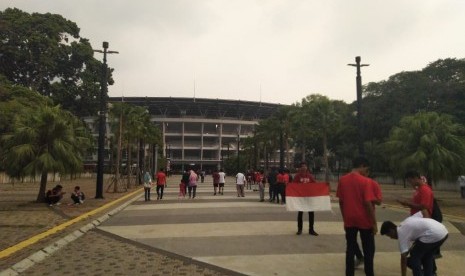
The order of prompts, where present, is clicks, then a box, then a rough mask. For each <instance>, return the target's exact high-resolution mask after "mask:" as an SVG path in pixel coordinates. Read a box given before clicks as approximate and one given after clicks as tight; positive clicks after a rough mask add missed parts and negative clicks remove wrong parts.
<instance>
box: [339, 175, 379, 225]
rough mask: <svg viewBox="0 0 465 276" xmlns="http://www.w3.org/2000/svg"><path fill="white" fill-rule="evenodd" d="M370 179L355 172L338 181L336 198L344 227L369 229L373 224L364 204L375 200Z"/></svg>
mask: <svg viewBox="0 0 465 276" xmlns="http://www.w3.org/2000/svg"><path fill="white" fill-rule="evenodd" d="M372 181H373V180H372V179H370V178H368V177H365V176H363V175H361V174H359V173H357V172H352V173H349V174H346V175H344V176H343V177H341V179H339V184H338V186H337V192H336V196H337V197H338V198H339V202H341V203H342V213H343V218H344V227H357V228H360V229H371V228H372V227H373V222H372V221H371V217H370V216H369V214H368V212H367V211H366V209H365V205H364V203H365V202H372V201H374V200H376V197H375V194H374V191H373V186H372Z"/></svg>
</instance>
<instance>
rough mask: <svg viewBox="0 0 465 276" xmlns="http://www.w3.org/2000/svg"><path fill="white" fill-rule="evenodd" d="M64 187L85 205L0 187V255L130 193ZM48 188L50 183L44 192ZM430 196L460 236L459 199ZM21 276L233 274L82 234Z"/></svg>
mask: <svg viewBox="0 0 465 276" xmlns="http://www.w3.org/2000/svg"><path fill="white" fill-rule="evenodd" d="M178 180H179V179H178V177H173V178H171V181H173V183H174V182H176V183H177V181H178ZM63 184H64V186H65V190H66V191H69V192H70V191H71V190H72V187H74V186H75V185H80V186H81V189H82V190H83V191H84V192H85V193H86V194H87V196H88V200H86V203H85V204H84V205H82V206H69V205H68V204H67V203H69V202H70V199H67V198H66V199H64V200H63V201H64V202H63V204H62V205H60V206H55V207H48V206H46V205H45V204H38V203H34V200H35V197H36V196H37V194H36V193H37V191H38V184H37V183H17V184H15V185H11V184H0V250H4V249H6V248H8V247H9V246H13V245H15V244H17V243H18V242H20V241H22V240H24V239H26V238H28V237H31V236H34V235H36V234H39V233H41V232H44V231H46V230H48V229H51V228H53V227H54V226H57V225H59V224H61V223H63V222H66V221H68V220H70V219H72V218H75V217H77V216H79V215H81V214H84V213H86V212H88V211H90V210H93V209H96V208H98V207H100V206H102V205H104V204H106V203H108V202H111V201H112V200H115V199H117V198H119V197H121V196H123V195H125V194H127V193H128V192H131V191H134V189H132V190H130V191H128V192H125V193H107V192H105V194H104V197H105V199H93V198H91V196H92V195H93V193H94V188H95V182H94V180H92V179H90V180H89V179H80V180H73V181H63V182H62V185H63ZM53 185H54V184H52V183H50V184H49V187H50V186H53ZM382 189H383V195H384V197H385V203H387V204H392V205H394V206H397V204H396V202H395V199H396V198H399V197H407V198H409V197H410V195H411V190H410V189H408V188H403V187H400V186H393V185H383V187H382ZM435 194H436V197H437V198H439V201H440V205H441V208H442V211H443V213H444V214H445V215H451V216H452V217H453V221H454V223H455V225H456V227H457V228H458V229H460V231H461V232H462V234H464V233H465V227H464V221H465V212H464V211H465V200H464V199H461V198H460V195H459V193H458V192H445V191H436V192H435ZM112 208H114V207H112ZM107 211H108V210H106V211H104V212H107ZM102 214H103V212H102V213H99V214H96V215H95V216H93V217H90V218H88V219H85V220H83V221H81V222H78V223H76V224H74V225H71V226H70V227H68V228H66V229H65V230H64V231H62V232H59V233H57V234H53V235H51V236H49V237H46V238H44V239H43V240H41V241H39V242H38V243H36V244H33V245H31V246H29V247H27V248H26V249H23V250H21V251H19V252H17V253H15V254H13V255H11V256H8V257H5V258H2V259H0V275H3V274H2V271H5V270H6V269H8V268H9V267H11V266H13V265H14V264H16V263H18V262H19V261H21V260H23V259H25V258H26V257H28V256H30V255H31V254H33V253H34V252H37V251H40V250H42V249H43V248H44V247H46V246H47V245H49V244H53V243H56V242H57V241H58V240H59V239H61V238H63V237H64V236H66V235H68V234H70V233H72V232H74V231H76V230H78V229H79V228H80V227H82V226H84V225H86V224H88V223H89V222H91V221H92V220H94V219H96V218H97V217H99V216H101V215H102ZM4 274H5V273H4ZM21 274H24V275H53V274H62V275H109V274H113V275H231V274H234V273H233V272H232V271H228V270H225V269H221V268H219V267H215V266H211V265H208V264H205V263H201V262H198V261H194V260H192V259H190V258H187V257H183V256H179V255H176V254H172V253H170V252H165V251H163V250H158V249H156V248H153V247H149V246H145V245H142V244H139V243H136V242H132V241H129V240H125V239H122V238H119V237H118V236H114V235H112V234H109V233H106V232H103V231H100V230H95V229H94V230H91V231H89V232H86V234H84V235H83V236H82V237H80V238H79V239H77V240H76V241H74V242H71V243H69V244H67V245H66V246H65V247H63V248H62V249H60V251H58V252H56V253H55V254H54V255H53V257H49V258H46V259H45V260H43V261H42V262H39V263H37V264H35V265H34V266H33V267H32V268H30V269H28V270H26V271H25V272H23V273H21ZM5 275H8V274H5Z"/></svg>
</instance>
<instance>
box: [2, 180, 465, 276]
mask: <svg viewBox="0 0 465 276" xmlns="http://www.w3.org/2000/svg"><path fill="white" fill-rule="evenodd" d="M177 181H178V179H171V181H170V182H171V183H169V185H168V188H167V190H166V191H165V196H164V198H163V200H159V201H157V200H152V201H151V202H144V201H143V196H142V193H141V197H140V198H139V199H138V200H136V201H134V202H133V203H132V204H131V205H129V206H127V207H126V208H124V209H123V210H121V211H120V212H118V213H116V214H115V215H114V216H112V217H110V218H109V219H108V220H105V221H103V222H102V223H101V224H100V225H99V226H98V227H97V229H95V230H91V231H89V232H87V233H86V234H83V235H82V236H81V237H79V238H78V239H76V240H74V241H72V242H70V243H68V244H67V245H65V246H63V248H61V249H60V250H58V251H56V252H55V253H54V254H53V255H51V256H49V257H47V258H45V259H43V260H41V261H40V262H38V263H37V264H35V265H33V266H32V267H30V268H29V269H27V270H26V271H24V272H22V273H21V275H23V274H24V275H56V274H60V275H77V274H79V275H110V274H111V275H235V274H236V275H241V274H242V275H308V274H309V273H310V274H315V275H343V274H344V256H345V254H344V250H345V240H344V232H343V228H342V222H341V216H340V214H339V210H338V207H337V204H333V212H321V213H317V214H316V219H315V220H316V223H315V227H316V231H317V232H319V234H320V236H318V237H315V236H310V235H308V234H305V231H304V233H303V234H302V235H301V236H296V235H295V232H296V221H295V220H296V213H295V212H287V211H286V210H285V207H284V206H282V205H278V204H272V203H269V202H258V192H253V191H250V190H247V193H246V197H244V198H238V197H237V196H236V193H235V186H234V185H231V184H230V185H227V186H226V188H225V195H222V196H221V195H217V196H213V195H212V194H213V193H212V187H211V182H208V181H207V182H208V183H203V184H199V188H198V196H197V197H196V198H195V199H178V187H177V185H176V184H177ZM152 192H153V193H152V198H154V199H156V195H154V193H155V191H154V190H153V191H152ZM407 215H408V214H407V213H406V211H405V210H399V209H391V208H378V209H377V217H378V221H380V222H382V221H383V220H388V219H389V220H393V221H397V222H399V221H401V220H402V219H403V218H404V217H405V216H407ZM306 223H307V218H306V217H305V216H304V226H306ZM445 225H446V226H447V228H448V230H449V232H450V235H449V239H448V241H446V243H445V245H444V246H443V248H442V254H443V256H444V257H443V258H442V259H438V261H437V265H438V272H439V275H463V270H462V269H461V266H460V264H461V262H463V261H464V260H465V239H464V237H463V235H462V234H461V233H460V231H459V230H458V229H457V228H456V227H455V224H453V223H451V222H450V221H448V220H446V221H445ZM304 230H305V229H304ZM376 247H377V248H376V256H375V272H376V274H377V275H399V253H398V251H397V243H396V241H393V240H390V239H388V238H386V237H382V236H379V235H378V236H377V237H376ZM4 273H7V272H4ZM0 274H1V273H0ZM363 274H364V273H363V269H362V268H360V269H357V271H356V275H363ZM5 275H7V274H5Z"/></svg>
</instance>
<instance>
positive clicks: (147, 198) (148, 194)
mask: <svg viewBox="0 0 465 276" xmlns="http://www.w3.org/2000/svg"><path fill="white" fill-rule="evenodd" d="M144 197H145V201H149V200H150V188H144Z"/></svg>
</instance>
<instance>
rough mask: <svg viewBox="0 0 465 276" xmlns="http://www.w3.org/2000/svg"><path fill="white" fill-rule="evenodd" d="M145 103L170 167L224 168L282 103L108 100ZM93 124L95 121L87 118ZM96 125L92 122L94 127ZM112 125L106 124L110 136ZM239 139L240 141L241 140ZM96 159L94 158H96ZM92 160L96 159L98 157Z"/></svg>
mask: <svg viewBox="0 0 465 276" xmlns="http://www.w3.org/2000/svg"><path fill="white" fill-rule="evenodd" d="M122 101H124V102H125V103H127V104H131V105H135V106H142V107H145V108H147V110H148V111H149V114H150V117H151V121H152V122H153V123H154V124H156V125H157V126H158V127H159V128H160V131H161V134H162V139H163V144H164V148H163V153H164V156H165V157H167V158H168V160H169V162H170V169H171V170H174V171H180V170H183V169H184V168H186V166H195V167H196V168H198V169H202V170H206V171H208V170H212V169H216V168H220V167H221V162H222V160H223V158H227V157H229V155H235V154H236V153H237V151H238V145H239V150H240V145H241V143H240V141H241V139H244V138H246V137H249V136H251V135H253V131H254V128H255V125H256V124H258V122H259V121H260V120H262V119H266V118H268V117H270V116H271V115H272V114H273V113H275V112H276V111H277V109H278V108H279V107H280V106H281V105H280V104H272V103H263V102H251V101H240V100H223V99H204V98H175V97H124V98H121V97H110V98H109V99H108V102H109V103H115V102H122ZM87 122H88V124H89V123H90V125H91V126H92V122H89V121H87ZM96 125H97V124H95V123H94V124H93V126H92V128H93V129H94V130H95V127H96ZM108 131H109V128H108V127H107V135H108V134H109V133H108ZM238 142H239V143H238ZM94 158H95V159H94ZM94 158H93V159H94V160H96V156H95V157H94Z"/></svg>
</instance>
